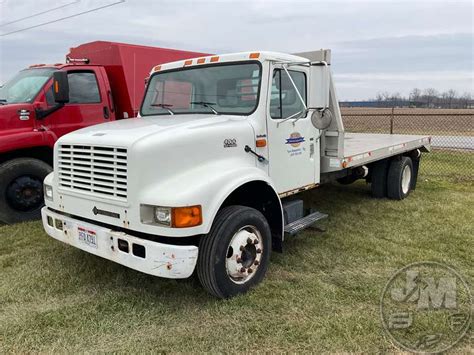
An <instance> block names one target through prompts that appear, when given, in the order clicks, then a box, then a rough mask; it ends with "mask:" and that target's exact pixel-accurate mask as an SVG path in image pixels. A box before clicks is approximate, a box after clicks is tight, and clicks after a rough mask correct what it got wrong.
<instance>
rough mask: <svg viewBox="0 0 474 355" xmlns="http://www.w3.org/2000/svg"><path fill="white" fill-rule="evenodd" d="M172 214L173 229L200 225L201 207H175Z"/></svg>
mask: <svg viewBox="0 0 474 355" xmlns="http://www.w3.org/2000/svg"><path fill="white" fill-rule="evenodd" d="M172 212H173V218H172V223H173V227H176V228H186V227H194V226H199V225H200V224H202V211H201V206H189V207H177V208H173V209H172Z"/></svg>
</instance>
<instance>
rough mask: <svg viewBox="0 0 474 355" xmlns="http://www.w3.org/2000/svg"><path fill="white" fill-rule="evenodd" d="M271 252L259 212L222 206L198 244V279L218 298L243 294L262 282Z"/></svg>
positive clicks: (263, 222) (242, 207) (243, 207)
mask: <svg viewBox="0 0 474 355" xmlns="http://www.w3.org/2000/svg"><path fill="white" fill-rule="evenodd" d="M270 252H271V232H270V226H269V225H268V222H267V220H266V219H265V217H264V216H263V215H262V213H260V212H259V211H257V210H256V209H253V208H250V207H245V206H229V207H225V208H223V209H222V210H221V211H219V212H218V213H217V216H216V218H215V220H214V224H213V225H212V228H211V231H210V232H209V234H207V235H205V236H203V237H202V238H201V241H200V243H199V256H198V262H197V274H198V277H199V280H200V282H201V284H202V286H203V287H204V288H205V289H206V291H208V292H209V293H210V294H212V295H214V296H216V297H218V298H229V297H233V296H235V295H238V294H240V293H245V292H247V291H248V290H249V289H250V288H251V287H252V286H255V285H257V284H258V283H259V282H260V281H262V279H263V277H264V276H265V273H266V271H267V267H268V262H269V259H270Z"/></svg>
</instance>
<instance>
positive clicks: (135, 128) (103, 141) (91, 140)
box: [60, 114, 246, 147]
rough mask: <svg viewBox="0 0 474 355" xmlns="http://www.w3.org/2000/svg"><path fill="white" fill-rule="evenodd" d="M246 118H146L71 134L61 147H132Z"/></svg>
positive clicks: (195, 116) (211, 116)
mask: <svg viewBox="0 0 474 355" xmlns="http://www.w3.org/2000/svg"><path fill="white" fill-rule="evenodd" d="M245 119H246V117H244V116H228V115H207V114H206V115H204V114H189V115H188V114H186V115H160V116H151V117H146V118H132V119H125V120H120V121H113V122H107V123H103V124H100V125H95V126H90V127H86V128H83V129H80V130H77V131H74V132H72V133H69V134H67V135H65V136H63V137H61V139H60V143H61V144H76V143H83V144H93V145H108V146H109V145H110V146H117V147H128V146H131V145H132V144H133V143H135V142H138V141H140V140H143V139H145V138H147V137H149V136H151V135H155V134H159V133H165V135H169V134H173V133H174V131H177V130H180V131H181V132H182V131H183V130H194V129H206V128H209V127H216V126H219V125H222V124H225V123H226V122H228V121H241V120H245Z"/></svg>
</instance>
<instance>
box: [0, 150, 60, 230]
mask: <svg viewBox="0 0 474 355" xmlns="http://www.w3.org/2000/svg"><path fill="white" fill-rule="evenodd" d="M52 170H53V169H52V168H51V166H49V165H48V164H46V163H45V162H43V161H41V160H38V159H33V158H17V159H13V160H9V161H7V162H4V163H3V164H2V165H0V206H1V207H0V221H1V222H3V223H7V224H9V223H18V222H24V221H29V220H32V219H39V218H41V208H42V207H43V206H44V200H43V180H44V178H45V177H46V175H48V174H49V173H50V172H51V171H52Z"/></svg>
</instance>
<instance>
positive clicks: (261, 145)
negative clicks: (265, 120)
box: [256, 139, 267, 148]
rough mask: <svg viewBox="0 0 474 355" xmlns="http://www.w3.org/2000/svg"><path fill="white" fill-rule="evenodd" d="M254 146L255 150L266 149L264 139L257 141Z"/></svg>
mask: <svg viewBox="0 0 474 355" xmlns="http://www.w3.org/2000/svg"><path fill="white" fill-rule="evenodd" d="M256 146H257V148H263V147H266V146H267V140H266V139H257V141H256Z"/></svg>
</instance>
